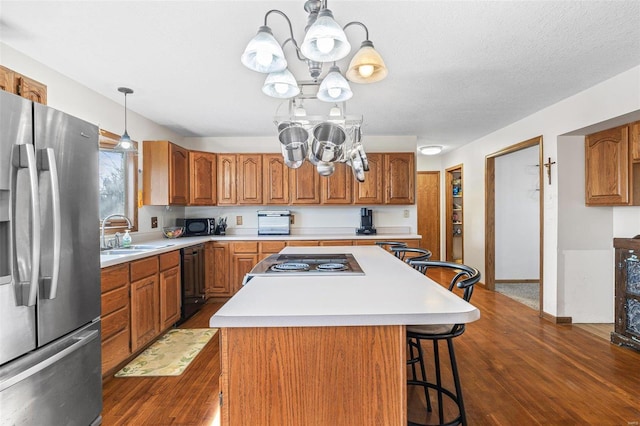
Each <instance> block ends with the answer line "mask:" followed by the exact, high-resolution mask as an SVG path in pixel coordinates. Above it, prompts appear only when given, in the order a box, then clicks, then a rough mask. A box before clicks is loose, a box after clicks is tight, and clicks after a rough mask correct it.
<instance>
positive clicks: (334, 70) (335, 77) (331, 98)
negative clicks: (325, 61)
mask: <svg viewBox="0 0 640 426" xmlns="http://www.w3.org/2000/svg"><path fill="white" fill-rule="evenodd" d="M317 96H318V99H320V100H321V101H324V102H344V101H346V100H349V99H351V97H352V96H353V92H352V91H351V88H350V87H349V83H348V82H347V80H346V79H345V78H344V77H343V76H342V74H340V68H338V67H337V66H336V65H334V66H332V67H331V68H329V74H327V76H326V77H325V78H324V80H322V83H321V84H320V87H319V88H318V94H317Z"/></svg>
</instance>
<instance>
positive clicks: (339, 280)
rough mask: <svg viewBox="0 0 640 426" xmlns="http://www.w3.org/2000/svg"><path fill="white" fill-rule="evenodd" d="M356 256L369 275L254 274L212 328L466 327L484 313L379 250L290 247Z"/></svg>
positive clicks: (298, 250)
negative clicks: (457, 325)
mask: <svg viewBox="0 0 640 426" xmlns="http://www.w3.org/2000/svg"><path fill="white" fill-rule="evenodd" d="M281 253H300V254H303V253H352V254H353V255H354V256H355V258H356V260H357V261H358V263H359V264H360V266H361V267H362V269H363V271H364V273H365V275H339V276H335V275H333V276H316V275H313V276H311V275H310V276H282V275H277V276H256V277H254V278H252V279H251V281H249V282H248V283H247V284H246V285H245V286H244V287H243V288H242V289H241V290H240V291H239V292H238V293H236V295H235V296H233V297H232V298H231V299H230V300H229V301H228V302H227V303H226V304H225V305H224V306H223V307H222V308H221V309H220V310H218V312H216V314H215V315H213V316H212V317H211V320H210V322H209V325H210V326H211V327H295V326H358V325H402V324H405V325H408V324H454V323H468V322H472V321H475V320H477V319H478V318H480V311H479V310H478V309H477V308H476V307H474V306H473V305H471V304H469V303H467V302H465V301H464V300H463V299H461V298H459V297H458V296H456V295H455V294H452V293H451V292H449V291H447V289H445V288H444V287H442V286H440V285H439V284H437V283H436V282H434V281H432V280H431V279H429V278H427V277H425V276H424V275H423V274H421V273H419V272H417V271H416V270H414V269H413V268H411V267H410V266H408V265H406V264H405V263H404V262H402V261H401V260H399V259H397V258H395V257H394V256H393V255H391V254H389V253H388V252H386V251H385V250H383V249H381V248H379V247H377V246H338V247H335V246H334V247H286V248H285V249H284V250H283V251H282V252H281Z"/></svg>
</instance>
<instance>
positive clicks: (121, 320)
mask: <svg viewBox="0 0 640 426" xmlns="http://www.w3.org/2000/svg"><path fill="white" fill-rule="evenodd" d="M101 322H102V340H103V341H105V340H107V339H109V338H110V337H112V336H114V335H116V334H118V333H119V332H121V331H123V330H128V329H129V307H128V306H126V307H124V308H122V309H120V310H118V311H115V312H113V313H111V314H109V315H105V316H103V317H102V319H101Z"/></svg>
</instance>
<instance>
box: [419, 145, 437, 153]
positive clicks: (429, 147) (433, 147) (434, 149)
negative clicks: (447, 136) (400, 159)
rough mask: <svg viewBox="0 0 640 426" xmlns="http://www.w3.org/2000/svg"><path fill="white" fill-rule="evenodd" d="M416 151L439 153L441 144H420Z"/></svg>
mask: <svg viewBox="0 0 640 426" xmlns="http://www.w3.org/2000/svg"><path fill="white" fill-rule="evenodd" d="M418 151H420V154H422V155H438V154H440V152H442V146H441V145H426V146H421V147H419V148H418Z"/></svg>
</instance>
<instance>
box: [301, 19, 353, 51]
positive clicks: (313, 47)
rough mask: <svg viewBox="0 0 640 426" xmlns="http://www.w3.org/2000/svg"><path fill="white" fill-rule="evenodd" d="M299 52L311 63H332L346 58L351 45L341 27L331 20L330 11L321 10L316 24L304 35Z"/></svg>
mask: <svg viewBox="0 0 640 426" xmlns="http://www.w3.org/2000/svg"><path fill="white" fill-rule="evenodd" d="M300 50H301V51H302V54H303V55H304V56H305V57H307V58H308V59H311V60H312V61H317V62H332V61H337V60H340V59H342V58H344V57H345V56H347V55H348V54H349V52H350V51H351V45H350V44H349V41H348V40H347V36H346V35H345V33H344V30H343V29H342V27H340V25H338V23H337V22H336V21H335V20H334V19H333V14H332V13H331V11H330V10H329V9H322V10H321V11H320V12H319V13H318V18H317V19H316V22H314V23H313V25H311V27H309V30H308V31H307V33H306V34H305V36H304V41H303V42H302V46H300Z"/></svg>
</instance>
